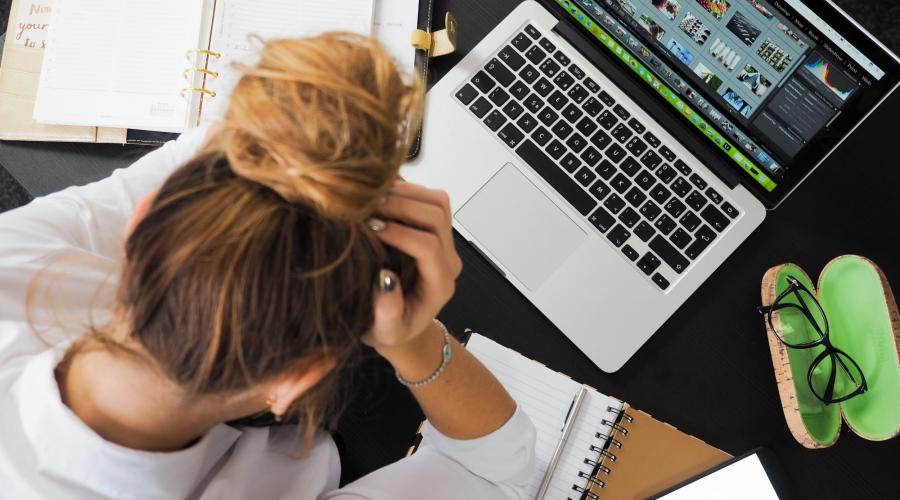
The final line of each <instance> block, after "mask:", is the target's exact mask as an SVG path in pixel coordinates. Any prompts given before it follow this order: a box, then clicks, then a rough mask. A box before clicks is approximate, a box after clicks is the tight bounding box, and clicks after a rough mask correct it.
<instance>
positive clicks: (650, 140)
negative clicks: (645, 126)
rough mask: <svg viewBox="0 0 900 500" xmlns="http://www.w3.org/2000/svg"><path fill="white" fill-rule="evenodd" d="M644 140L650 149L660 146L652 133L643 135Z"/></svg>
mask: <svg viewBox="0 0 900 500" xmlns="http://www.w3.org/2000/svg"><path fill="white" fill-rule="evenodd" d="M644 140H645V141H647V144H649V145H650V147H651V148H658V147H659V145H660V144H662V141H660V140H659V138H657V137H656V136H655V135H653V132H647V133H646V134H644Z"/></svg>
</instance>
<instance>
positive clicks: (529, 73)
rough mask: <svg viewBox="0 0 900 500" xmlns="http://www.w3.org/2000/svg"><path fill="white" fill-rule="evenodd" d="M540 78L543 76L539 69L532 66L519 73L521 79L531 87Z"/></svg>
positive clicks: (527, 66)
mask: <svg viewBox="0 0 900 500" xmlns="http://www.w3.org/2000/svg"><path fill="white" fill-rule="evenodd" d="M539 76H541V74H540V73H538V70H537V68H535V67H534V66H532V65H530V64H529V65H526V66H525V67H524V68H522V71H519V78H521V79H522V80H524V81H525V83H527V84H529V85H531V84H532V83H534V81H535V80H537V79H538V77H539Z"/></svg>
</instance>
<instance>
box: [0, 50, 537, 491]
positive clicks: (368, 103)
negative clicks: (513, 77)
mask: <svg viewBox="0 0 900 500" xmlns="http://www.w3.org/2000/svg"><path fill="white" fill-rule="evenodd" d="M245 72H246V74H245V76H244V77H243V78H242V79H241V81H240V82H239V84H238V85H237V87H236V88H235V90H234V93H233V96H232V101H231V105H230V109H229V111H228V114H227V116H226V118H225V120H224V122H223V123H222V124H221V125H220V126H218V127H217V128H215V129H213V130H208V129H205V128H201V129H198V130H194V131H191V132H188V133H185V134H183V135H182V136H181V138H179V139H178V141H176V142H173V143H169V144H167V145H166V146H164V147H163V148H162V149H160V150H158V151H156V152H154V153H152V154H150V155H148V156H146V157H145V158H143V159H142V160H140V161H138V162H137V163H136V164H134V165H133V166H131V167H130V168H128V169H124V170H121V171H117V172H115V173H114V174H113V175H112V176H111V177H110V178H108V179H106V180H103V181H101V182H98V183H95V184H92V185H89V186H85V187H79V188H71V189H67V190H65V191H63V192H60V193H57V194H54V195H51V196H48V197H46V198H43V199H38V200H35V201H34V202H33V203H31V204H30V205H28V206H25V207H23V208H20V209H17V210H13V211H11V212H8V213H6V214H3V215H2V216H0V316H2V321H0V428H2V429H3V438H2V440H0V485H2V492H0V496H3V497H7V496H8V497H9V498H17V499H20V498H274V497H277V498H299V499H304V498H305V499H313V498H323V499H337V498H353V499H362V498H391V499H404V498H410V499H411V498H426V497H427V498H471V499H474V498H479V499H480V498H521V497H522V496H523V495H524V489H525V486H526V485H527V483H528V482H529V479H530V476H531V474H532V467H533V461H534V459H533V456H534V452H533V447H534V439H535V438H534V430H533V427H532V425H531V423H530V421H529V420H528V418H527V417H526V416H525V415H524V414H522V412H521V411H519V410H518V409H517V408H516V405H515V403H514V402H513V401H512V400H511V398H510V397H509V395H508V394H507V393H506V392H505V390H504V389H503V388H502V386H500V385H499V384H498V383H497V381H496V380H495V379H494V378H493V376H492V375H491V374H490V373H489V372H488V371H487V370H486V369H485V368H484V367H483V366H482V365H481V364H480V363H479V362H478V361H477V360H476V359H475V358H474V357H472V356H471V355H469V354H468V353H467V352H466V351H465V349H464V348H462V347H461V346H460V345H459V344H458V343H457V342H456V341H455V340H453V339H452V338H451V337H450V336H449V335H446V334H445V333H444V331H443V330H442V328H441V325H440V324H439V323H437V322H435V321H434V320H433V319H434V317H435V315H436V314H437V313H438V311H439V310H440V309H441V308H442V306H443V305H444V304H445V303H446V302H447V301H448V300H449V298H450V297H451V295H452V293H453V289H454V285H453V283H454V280H455V278H456V277H457V275H458V274H459V271H460V267H461V265H460V261H459V257H458V256H457V255H456V252H455V249H454V247H453V240H452V234H451V233H452V232H451V228H450V212H449V205H448V202H447V197H446V195H445V194H443V193H440V192H437V191H431V190H428V189H425V188H422V187H420V186H415V185H411V184H407V183H404V182H401V181H397V180H396V179H397V173H398V169H399V165H400V164H401V163H402V161H403V158H404V156H405V152H406V151H407V150H408V147H409V142H410V135H411V134H410V131H411V130H414V129H415V126H416V124H417V123H418V121H417V120H418V117H419V115H420V106H421V102H422V96H421V92H422V91H421V88H420V86H419V85H418V84H416V85H406V84H404V82H403V80H402V78H401V77H400V75H399V74H398V72H397V70H396V68H395V66H394V65H393V63H392V61H391V59H390V57H389V56H388V55H387V54H386V53H385V52H384V51H383V49H382V48H381V47H380V46H379V45H378V44H377V43H375V42H372V41H370V40H369V39H366V38H361V37H355V36H351V35H340V34H335V35H326V36H322V37H319V38H315V39H309V40H293V41H278V42H273V43H270V44H268V45H267V46H266V47H265V48H264V49H263V50H262V53H261V59H260V62H259V64H258V65H257V66H256V67H254V68H247V69H246V70H245ZM173 171H174V172H173ZM141 200H143V201H141ZM373 214H374V215H375V217H373ZM123 251H124V252H123ZM123 253H124V255H123ZM111 267H117V268H118V270H117V272H115V273H114V274H110V272H109V269H110V268H111ZM390 268H393V269H394V270H395V271H397V273H395V272H393V271H392V270H390ZM110 276H112V277H110ZM85 318H89V321H88V320H86V319H85ZM78 319H80V322H77V323H76V322H75V320H78ZM73 325H75V326H77V325H86V326H85V327H84V328H83V329H81V330H79V331H78V333H79V335H77V336H76V337H75V338H74V339H72V340H66V341H63V342H61V343H59V344H57V345H56V346H54V347H52V348H50V347H47V346H46V345H45V344H43V343H42V339H43V340H47V339H50V340H58V339H59V338H60V337H59V335H62V334H65V333H66V331H70V330H71V329H72V326H73ZM36 332H37V333H38V334H39V335H36ZM361 344H366V345H369V346H371V347H373V348H374V349H375V350H376V351H377V352H378V353H379V354H380V355H381V356H383V357H384V358H385V359H387V361H389V362H390V363H391V364H392V365H393V367H394V368H395V370H396V375H397V378H398V379H399V380H400V381H401V382H403V383H404V384H406V385H408V386H410V387H411V390H412V393H413V395H414V396H415V397H416V399H417V400H418V402H419V404H420V405H421V407H422V409H423V411H424V412H425V414H426V416H427V417H428V419H429V422H430V423H429V426H428V427H427V429H426V431H425V439H424V442H423V446H422V447H421V448H420V450H419V451H418V452H417V453H416V454H415V455H413V456H412V457H410V458H407V459H404V460H401V461H399V462H397V463H396V464H393V465H391V466H389V467H386V468H384V469H382V470H378V471H376V472H374V473H372V474H370V475H369V476H366V477H364V478H362V479H360V480H358V481H356V482H354V483H352V484H350V485H348V486H346V487H345V488H342V489H338V480H339V476H340V465H339V461H338V456H337V451H336V448H335V446H334V444H333V442H332V440H331V438H330V437H329V436H328V435H327V434H325V433H324V432H322V431H321V430H320V429H321V428H322V425H323V424H325V423H327V422H328V421H329V420H330V419H333V417H334V416H335V415H337V413H338V411H339V409H340V407H341V401H340V397H341V392H340V391H339V390H338V389H339V388H340V387H341V386H342V384H343V382H344V381H346V380H347V378H348V377H350V376H351V374H352V371H353V367H354V364H353V360H354V359H355V358H356V357H357V355H358V353H359V351H360V348H361ZM268 412H270V413H271V414H274V415H275V416H276V418H281V417H283V416H285V415H287V414H289V413H290V414H291V415H292V416H296V417H297V418H299V419H300V422H302V424H301V428H300V429H299V431H298V430H297V428H296V427H293V428H289V427H288V426H285V427H272V428H263V429H258V428H237V427H232V426H228V425H226V424H225V422H231V421H235V420H238V419H242V418H245V417H250V416H254V415H259V414H265V413H268ZM298 434H299V435H300V438H301V439H299V440H298V439H297V436H298ZM303 437H305V438H306V439H305V440H304V439H303Z"/></svg>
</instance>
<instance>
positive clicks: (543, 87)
mask: <svg viewBox="0 0 900 500" xmlns="http://www.w3.org/2000/svg"><path fill="white" fill-rule="evenodd" d="M534 91H535V92H537V93H538V94H540V95H541V97H547V94H549V93H550V92H552V91H553V84H552V83H550V80H548V79H546V78H544V77H543V76H542V77H541V79H540V80H538V81H537V83H535V84H534Z"/></svg>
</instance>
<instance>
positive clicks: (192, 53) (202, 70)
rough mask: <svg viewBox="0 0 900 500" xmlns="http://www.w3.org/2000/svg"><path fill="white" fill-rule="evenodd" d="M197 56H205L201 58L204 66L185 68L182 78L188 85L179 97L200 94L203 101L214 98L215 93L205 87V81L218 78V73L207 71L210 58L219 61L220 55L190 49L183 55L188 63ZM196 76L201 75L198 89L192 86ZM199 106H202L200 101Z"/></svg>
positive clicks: (210, 51) (206, 50)
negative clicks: (206, 98)
mask: <svg viewBox="0 0 900 500" xmlns="http://www.w3.org/2000/svg"><path fill="white" fill-rule="evenodd" d="M197 56H205V57H204V58H203V59H204V64H203V66H202V67H200V66H194V67H190V68H187V69H185V70H184V73H183V74H182V76H183V77H184V79H185V81H187V82H189V83H188V86H187V87H185V88H183V89H181V97H185V96H187V95H188V94H191V93H200V94H202V96H201V99H203V98H205V97H210V98H213V97H216V91H215V90H212V89H210V88H208V87H207V86H206V81H207V79H209V78H218V77H219V72H218V71H213V70H211V69H209V59H210V58H213V59H221V58H222V54H221V53H219V52H215V51H212V50H208V49H191V50H189V51H187V52H186V53H185V54H184V57H185V59H187V60H188V61H192V62H193V61H194V60H195V58H196V57H197ZM198 74H200V75H202V80H201V85H200V86H199V87H197V86H194V85H193V84H192V82H193V79H194V77H195V76H196V75H198ZM201 104H202V101H201Z"/></svg>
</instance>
